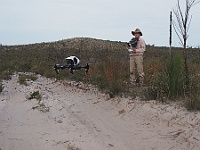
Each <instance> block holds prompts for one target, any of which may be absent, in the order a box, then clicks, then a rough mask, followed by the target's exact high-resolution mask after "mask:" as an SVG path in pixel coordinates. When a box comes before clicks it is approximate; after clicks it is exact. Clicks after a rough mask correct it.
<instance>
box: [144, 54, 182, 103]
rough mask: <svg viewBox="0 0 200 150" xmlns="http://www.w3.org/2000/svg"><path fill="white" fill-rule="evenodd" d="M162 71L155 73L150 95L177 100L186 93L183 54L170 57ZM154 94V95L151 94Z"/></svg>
mask: <svg viewBox="0 0 200 150" xmlns="http://www.w3.org/2000/svg"><path fill="white" fill-rule="evenodd" d="M162 67H163V70H162V71H161V72H156V73H155V74H154V75H153V79H152V84H151V89H149V90H148V91H149V97H156V98H157V99H159V100H164V99H166V98H168V99H171V100H175V99H178V98H179V97H180V96H182V95H183V94H184V91H185V88H184V77H183V59H182V57H181V55H179V54H176V55H175V57H172V58H171V59H168V60H167V62H166V63H165V64H164V66H162ZM151 95H152V96H151Z"/></svg>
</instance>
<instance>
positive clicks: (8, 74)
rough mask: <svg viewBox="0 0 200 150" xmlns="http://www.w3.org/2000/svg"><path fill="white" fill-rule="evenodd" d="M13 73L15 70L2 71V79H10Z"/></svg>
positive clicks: (0, 75)
mask: <svg viewBox="0 0 200 150" xmlns="http://www.w3.org/2000/svg"><path fill="white" fill-rule="evenodd" d="M11 75H13V71H10V70H5V71H3V72H1V73H0V79H1V80H10V79H11Z"/></svg>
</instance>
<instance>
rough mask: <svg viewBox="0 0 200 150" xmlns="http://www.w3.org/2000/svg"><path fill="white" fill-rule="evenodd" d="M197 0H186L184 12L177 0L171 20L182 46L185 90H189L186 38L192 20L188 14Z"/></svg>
mask: <svg viewBox="0 0 200 150" xmlns="http://www.w3.org/2000/svg"><path fill="white" fill-rule="evenodd" d="M199 2H200V1H199V0H186V8H185V12H183V11H182V9H181V5H180V0H177V6H176V8H175V9H173V12H174V15H175V17H176V21H173V27H174V30H175V32H176V34H177V36H178V38H179V40H180V43H181V45H182V46H183V57H184V71H185V87H186V91H188V90H189V83H190V80H189V69H188V58H187V39H188V30H189V27H190V23H191V20H192V15H190V14H189V13H190V10H191V8H192V7H193V6H194V5H196V4H197V3H199Z"/></svg>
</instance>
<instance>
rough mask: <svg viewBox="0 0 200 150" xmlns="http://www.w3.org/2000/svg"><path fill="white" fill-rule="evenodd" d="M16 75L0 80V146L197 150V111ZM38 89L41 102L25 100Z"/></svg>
mask: <svg viewBox="0 0 200 150" xmlns="http://www.w3.org/2000/svg"><path fill="white" fill-rule="evenodd" d="M17 81H18V75H17V74H16V75H13V77H12V79H11V80H10V81H3V83H4V86H5V88H4V91H3V92H2V93H1V94H0V150H27V149H28V150H200V113H199V112H188V111H186V110H185V109H184V108H177V107H176V106H175V105H174V104H169V105H163V104H158V103H156V102H155V101H149V102H144V101H140V100H138V99H130V98H115V99H110V100H108V99H107V96H106V95H105V94H102V93H100V92H98V91H97V90H95V89H93V90H91V87H90V88H82V86H80V84H78V83H76V84H74V83H72V82H67V81H65V82H60V81H55V80H52V79H47V78H44V77H42V76H38V80H36V81H30V82H29V86H24V85H20V84H19V83H18V82H17ZM34 91H39V92H40V94H41V95H42V100H41V101H38V100H36V99H32V100H27V98H26V97H27V96H28V95H30V93H31V92H34Z"/></svg>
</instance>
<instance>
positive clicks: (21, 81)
mask: <svg viewBox="0 0 200 150" xmlns="http://www.w3.org/2000/svg"><path fill="white" fill-rule="evenodd" d="M28 80H32V81H35V80H37V77H36V76H34V75H25V74H20V75H19V81H18V82H19V84H23V85H25V86H27V85H28V83H27V81H28Z"/></svg>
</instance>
